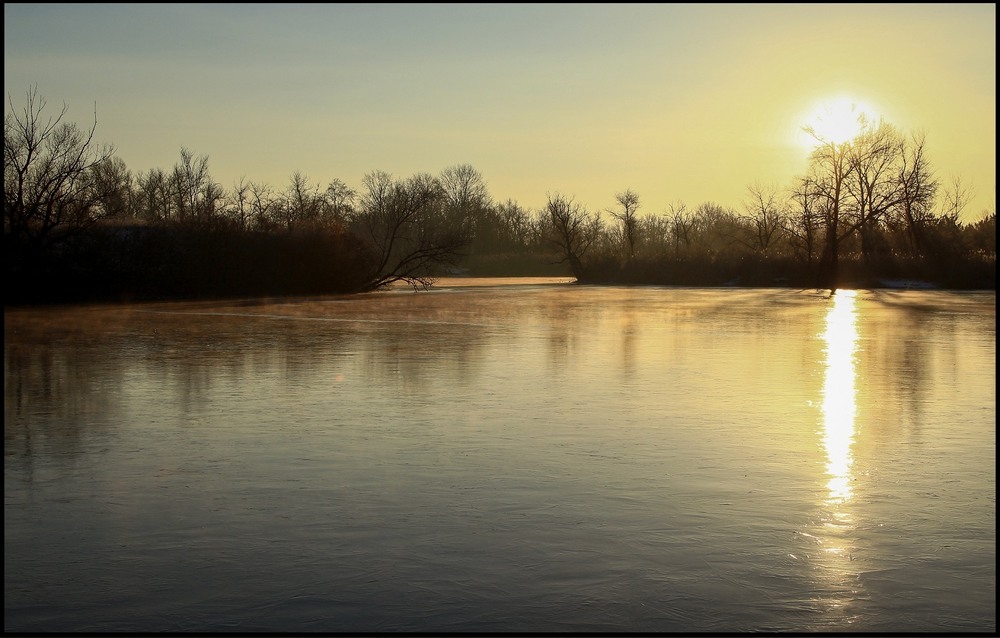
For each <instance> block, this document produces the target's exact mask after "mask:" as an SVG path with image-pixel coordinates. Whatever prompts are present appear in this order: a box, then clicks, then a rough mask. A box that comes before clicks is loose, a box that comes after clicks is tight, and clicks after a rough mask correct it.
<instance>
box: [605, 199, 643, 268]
mask: <svg viewBox="0 0 1000 638" xmlns="http://www.w3.org/2000/svg"><path fill="white" fill-rule="evenodd" d="M615 201H616V202H618V206H619V208H617V209H612V210H609V211H608V213H610V214H611V216H612V217H614V218H615V219H617V220H618V223H619V224H620V226H619V233H620V235H621V240H622V245H623V246H624V248H625V258H626V259H627V260H628V261H631V260H632V259H634V258H635V244H636V239H637V237H636V230H637V227H638V219H637V218H636V211H638V210H639V195H638V193H636V192H635V191H633V190H625V191H623V192H621V193H616V194H615Z"/></svg>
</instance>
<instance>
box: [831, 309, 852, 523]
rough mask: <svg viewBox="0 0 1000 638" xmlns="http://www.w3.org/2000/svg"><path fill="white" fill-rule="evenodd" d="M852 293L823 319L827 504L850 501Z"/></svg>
mask: <svg viewBox="0 0 1000 638" xmlns="http://www.w3.org/2000/svg"><path fill="white" fill-rule="evenodd" d="M855 296H856V291H854V290H839V291H837V294H836V295H835V296H834V300H833V307H832V308H831V309H830V312H829V314H828V315H827V318H826V331H825V332H824V333H823V340H824V341H825V342H826V378H825V380H824V383H823V446H824V448H825V449H826V457H827V464H826V471H827V474H829V476H830V480H829V481H828V482H827V487H828V488H829V491H830V493H829V497H828V502H829V503H830V504H834V503H843V502H845V501H848V500H850V498H851V465H852V463H853V458H852V456H851V444H852V443H853V442H854V415H855V411H856V402H855V389H854V376H855V374H854V353H855V350H856V349H857V341H858V330H857V313H856V309H855Z"/></svg>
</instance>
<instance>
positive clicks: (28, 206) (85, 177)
mask: <svg viewBox="0 0 1000 638" xmlns="http://www.w3.org/2000/svg"><path fill="white" fill-rule="evenodd" d="M7 99H8V103H9V104H10V107H11V111H10V112H9V113H8V114H6V115H5V116H4V121H3V123H4V127H3V128H4V132H3V191H4V209H3V220H4V238H5V243H6V246H5V251H8V258H10V256H11V255H10V252H9V251H12V250H14V251H16V252H19V253H21V256H22V257H26V258H28V259H29V260H30V259H34V258H36V257H38V256H39V255H41V254H42V253H43V252H45V251H47V250H48V249H50V248H52V247H53V245H54V244H57V243H60V242H62V241H65V240H68V239H71V238H72V237H73V235H75V234H76V233H77V232H79V231H80V230H82V229H84V228H86V227H88V226H90V225H91V224H93V223H94V222H95V221H96V220H97V219H98V218H99V216H100V215H101V214H102V213H103V211H102V210H101V208H100V207H99V206H98V205H97V204H98V201H99V197H98V192H97V189H96V188H95V187H94V180H93V175H92V173H91V169H92V168H94V167H95V166H97V165H98V164H101V163H103V162H107V161H109V159H110V158H111V157H112V154H113V152H114V149H113V148H112V147H110V146H102V147H98V146H97V145H95V143H94V131H95V130H96V129H97V114H96V110H95V114H94V123H93V125H92V126H91V127H90V129H87V130H84V129H81V128H79V127H77V125H76V124H73V123H70V122H64V121H63V118H64V117H65V115H66V112H67V111H68V108H69V107H67V106H65V105H63V108H62V110H61V111H60V112H59V114H58V115H56V116H54V117H51V116H49V117H47V116H46V115H45V109H46V101H45V99H44V98H43V97H41V96H40V95H39V94H38V90H37V88H32V89H30V90H29V91H28V92H27V97H26V102H25V105H24V107H23V108H22V109H21V110H18V109H17V108H16V107H15V106H14V103H13V100H12V99H11V97H10V96H9V95H8V98H7Z"/></svg>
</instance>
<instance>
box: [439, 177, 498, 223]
mask: <svg viewBox="0 0 1000 638" xmlns="http://www.w3.org/2000/svg"><path fill="white" fill-rule="evenodd" d="M439 180H440V183H441V190H442V193H443V197H444V200H443V204H444V211H445V213H446V214H447V215H448V217H449V218H450V223H451V224H453V225H456V226H459V227H461V228H462V229H463V230H464V231H465V232H468V233H469V234H470V235H475V233H476V230H477V226H478V225H480V224H482V223H483V222H484V221H485V219H484V217H485V216H486V214H487V213H488V212H489V210H490V206H491V204H492V199H491V198H490V192H489V188H487V185H486V180H485V179H483V176H482V174H480V172H479V171H477V170H476V169H475V168H473V167H472V165H470V164H458V165H457V166H450V167H448V168H446V169H444V170H443V171H441V176H440V178H439Z"/></svg>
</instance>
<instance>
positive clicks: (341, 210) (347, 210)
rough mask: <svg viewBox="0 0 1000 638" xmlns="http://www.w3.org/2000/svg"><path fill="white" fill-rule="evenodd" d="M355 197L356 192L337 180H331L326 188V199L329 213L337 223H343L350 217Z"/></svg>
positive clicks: (356, 195)
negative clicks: (328, 204)
mask: <svg viewBox="0 0 1000 638" xmlns="http://www.w3.org/2000/svg"><path fill="white" fill-rule="evenodd" d="M357 197H358V192H357V191H355V190H354V189H352V188H350V187H349V186H348V185H347V184H345V183H344V182H343V181H342V180H341V179H339V178H334V179H333V180H331V181H330V183H329V184H328V185H327V187H326V199H327V201H328V202H329V203H330V212H331V214H332V215H333V218H334V220H336V221H337V222H343V221H344V220H346V219H347V218H348V216H350V214H351V212H352V211H353V210H354V202H355V200H357Z"/></svg>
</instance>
